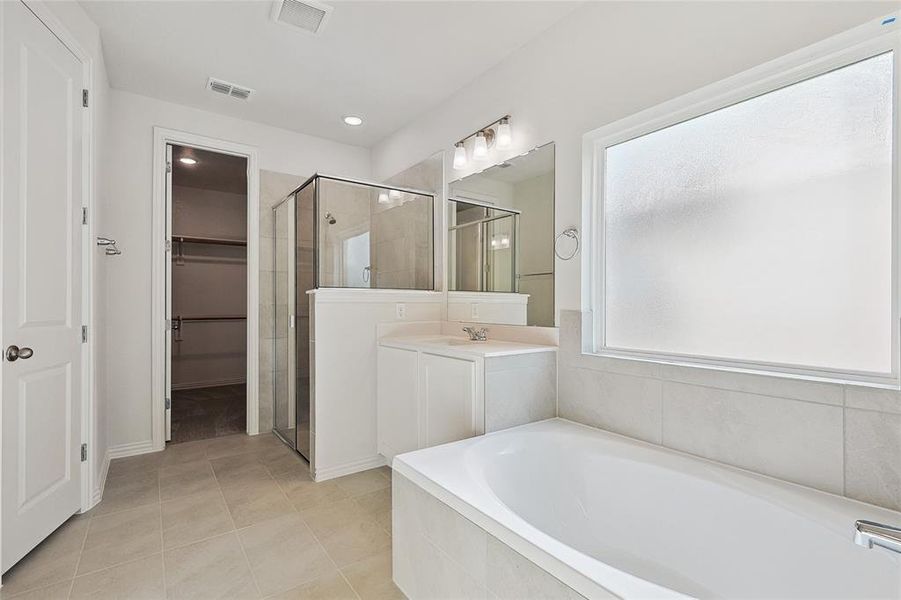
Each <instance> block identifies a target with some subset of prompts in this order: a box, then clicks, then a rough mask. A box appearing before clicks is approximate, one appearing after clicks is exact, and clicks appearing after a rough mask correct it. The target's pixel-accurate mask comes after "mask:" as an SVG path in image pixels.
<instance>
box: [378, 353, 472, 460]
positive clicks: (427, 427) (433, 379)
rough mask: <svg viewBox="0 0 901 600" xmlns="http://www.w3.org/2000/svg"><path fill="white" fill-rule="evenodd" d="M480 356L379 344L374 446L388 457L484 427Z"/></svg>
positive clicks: (452, 439) (436, 443)
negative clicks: (375, 437)
mask: <svg viewBox="0 0 901 600" xmlns="http://www.w3.org/2000/svg"><path fill="white" fill-rule="evenodd" d="M482 371H483V366H482V361H480V360H479V359H477V358H466V357H462V356H446V355H440V354H435V353H432V352H427V351H422V350H416V349H406V348H396V347H388V346H379V349H378V384H377V388H378V389H377V398H378V400H377V402H378V451H379V454H381V455H382V456H384V457H385V458H387V459H388V460H391V458H393V457H394V455H395V454H401V453H404V452H409V451H412V450H417V449H419V448H427V447H429V446H437V445H439V444H445V443H447V442H453V441H457V440H462V439H465V438H468V437H472V436H474V435H479V434H481V433H483V431H484V410H483V409H482V394H483V389H484V387H483V381H484V380H483V377H482Z"/></svg>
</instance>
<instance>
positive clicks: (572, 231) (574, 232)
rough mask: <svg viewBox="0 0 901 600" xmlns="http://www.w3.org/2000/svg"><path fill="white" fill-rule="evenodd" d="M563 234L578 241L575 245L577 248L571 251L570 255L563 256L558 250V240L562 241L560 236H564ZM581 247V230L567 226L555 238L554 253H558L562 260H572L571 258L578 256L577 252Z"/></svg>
mask: <svg viewBox="0 0 901 600" xmlns="http://www.w3.org/2000/svg"><path fill="white" fill-rule="evenodd" d="M563 236H566V237H568V238H571V239H574V240H575V241H576V247H575V249H574V250H573V251H572V252H571V253H570V255H569V256H563V255H562V254H560V252H559V251H558V250H557V245H558V242H559V241H560V238H561V237H563ZM580 247H581V242H580V241H579V230H578V229H576V228H575V227H567V228H566V229H564V230H563V231H561V232H560V233H558V234H557V237H555V238H554V254H556V255H557V258H559V259H560V260H570V259H572V258H574V257H575V256H576V254H578V253H579V248H580Z"/></svg>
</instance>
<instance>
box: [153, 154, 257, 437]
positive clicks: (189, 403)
mask: <svg viewBox="0 0 901 600" xmlns="http://www.w3.org/2000/svg"><path fill="white" fill-rule="evenodd" d="M170 148H171V160H170V161H169V164H170V165H171V178H172V179H171V210H170V218H171V232H172V236H171V240H172V241H171V245H172V248H171V269H170V273H171V287H170V291H171V293H170V298H169V300H170V302H171V312H170V314H171V315H172V318H171V328H172V335H171V347H172V349H171V361H170V369H171V372H170V382H171V383H170V387H171V389H170V396H169V403H170V406H169V409H170V419H171V424H170V431H169V434H170V439H169V441H170V443H178V442H186V441H193V440H198V439H206V438H212V437H218V436H222V435H229V434H233V433H240V432H243V431H245V423H246V417H247V408H246V407H247V392H246V385H247V355H246V352H247V351H246V347H247V165H246V159H245V158H244V157H240V156H231V155H228V154H219V153H215V152H209V151H206V150H200V149H197V148H188V147H183V146H175V145H173V146H171V147H170Z"/></svg>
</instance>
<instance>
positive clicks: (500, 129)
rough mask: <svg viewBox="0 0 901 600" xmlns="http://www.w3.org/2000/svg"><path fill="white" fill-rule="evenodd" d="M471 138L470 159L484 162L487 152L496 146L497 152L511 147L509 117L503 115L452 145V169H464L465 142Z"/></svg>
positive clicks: (465, 156) (511, 134)
mask: <svg viewBox="0 0 901 600" xmlns="http://www.w3.org/2000/svg"><path fill="white" fill-rule="evenodd" d="M470 138H472V139H473V143H472V159H473V160H485V159H486V158H488V150H489V149H490V148H491V147H492V146H494V145H496V146H497V148H498V150H504V149H506V148H509V147H511V146H512V145H513V128H512V127H511V126H510V115H504V116H503V117H501V118H500V119H497V120H495V121H492V122H491V123H488V125H485V126H484V127H482V128H481V129H479V130H478V131H474V132H473V133H470V134H469V135H468V136H466V137H465V138H463V139H462V140H460V141H459V142H457V143H456V144H454V168H455V169H462V168H464V167H466V165H467V164H468V163H469V160H468V158H469V157H467V155H466V142H467V141H468V140H469V139H470Z"/></svg>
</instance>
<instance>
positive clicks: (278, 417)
mask: <svg viewBox="0 0 901 600" xmlns="http://www.w3.org/2000/svg"><path fill="white" fill-rule="evenodd" d="M293 215H294V197H293V196H292V197H290V198H288V200H286V201H285V202H282V203H281V204H279V205H278V206H276V207H275V214H274V217H275V219H274V222H275V226H274V231H273V236H272V238H273V239H272V243H273V248H272V250H273V271H274V272H273V283H272V285H273V288H274V289H273V292H274V298H275V300H274V304H273V310H274V313H275V314H274V317H275V318H274V319H273V335H272V337H273V340H272V342H273V380H274V381H273V390H272V392H273V396H272V398H273V402H272V422H273V428H274V430H275V432H276V434H277V435H278V436H279V437H280V438H282V440H283V441H284V442H285V443H287V444H288V445H290V446H291V447H292V448H293V447H294V440H295V437H296V435H295V425H296V419H295V414H294V406H293V402H292V401H291V399H292V398H294V387H295V386H294V380H295V377H294V371H295V366H294V365H295V359H294V356H295V339H294V336H293V335H291V317H290V311H289V309H290V307H293V306H294V285H293V280H294V277H295V269H294V257H293V256H291V248H292V245H293V244H292V240H293V238H294V219H293Z"/></svg>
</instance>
